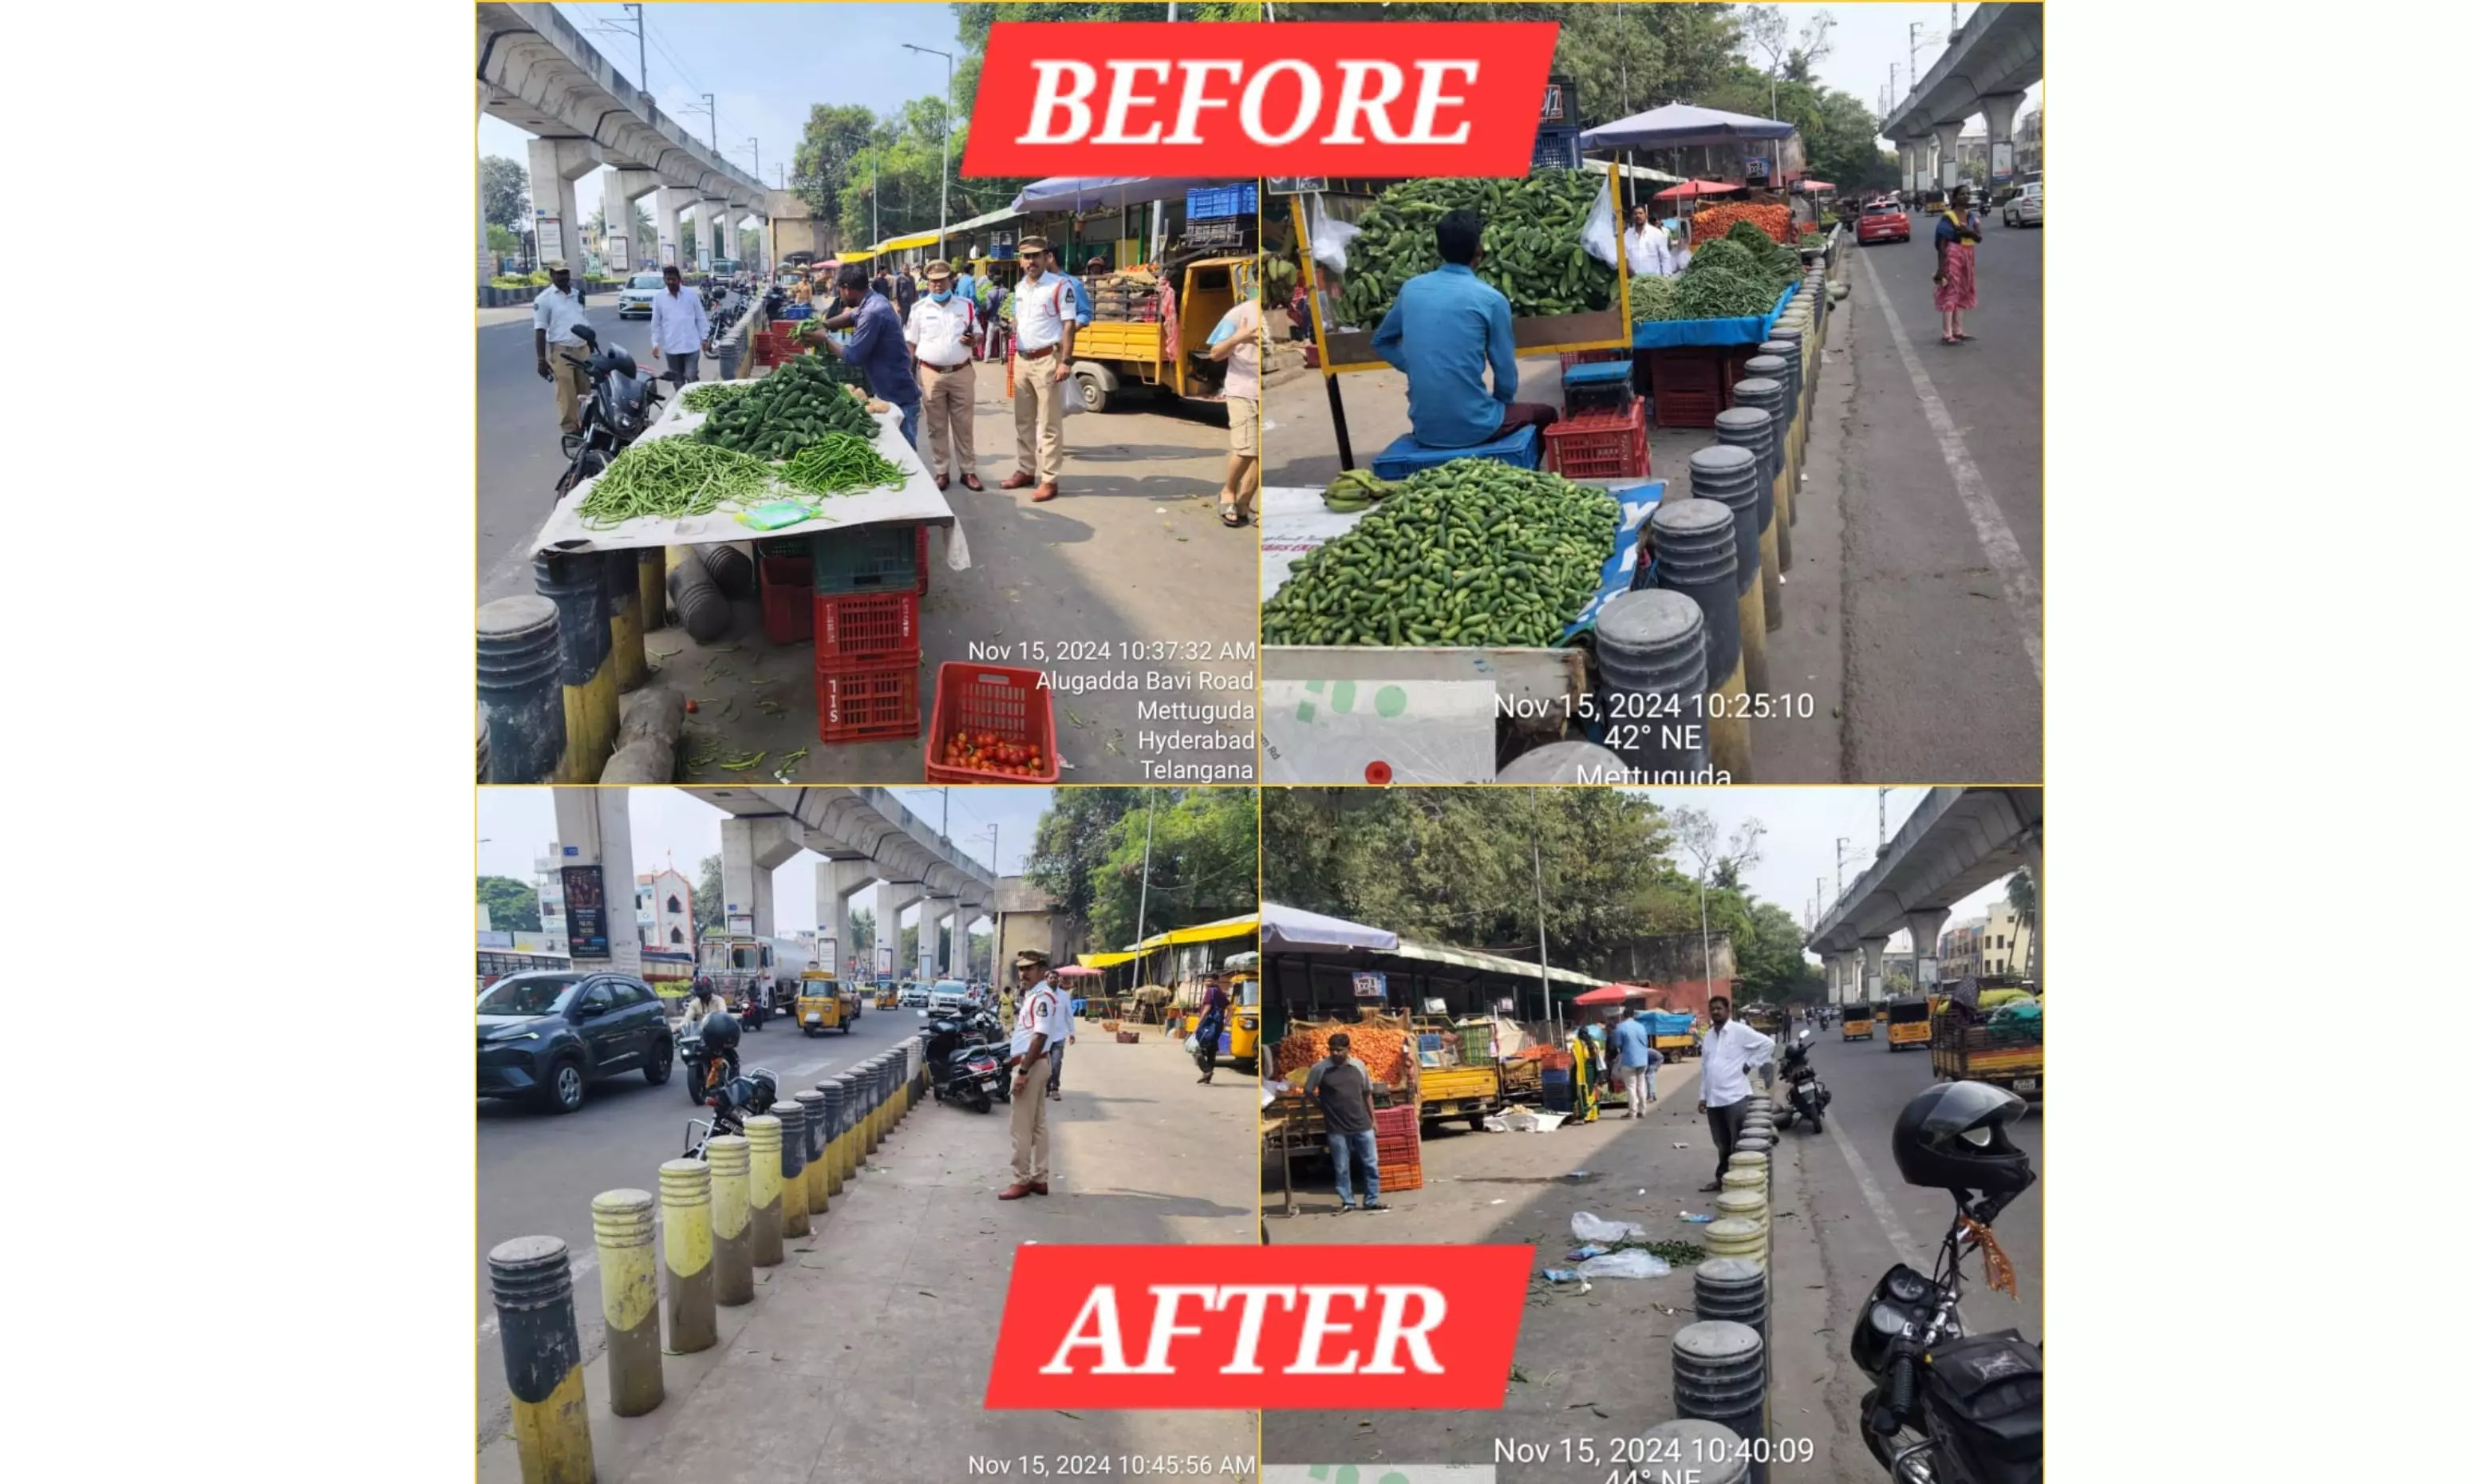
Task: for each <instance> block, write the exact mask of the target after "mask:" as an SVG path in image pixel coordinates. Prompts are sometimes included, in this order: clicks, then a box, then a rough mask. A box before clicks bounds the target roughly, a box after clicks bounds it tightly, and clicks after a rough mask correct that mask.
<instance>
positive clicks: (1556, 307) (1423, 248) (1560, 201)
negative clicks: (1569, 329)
mask: <svg viewBox="0 0 2471 1484" xmlns="http://www.w3.org/2000/svg"><path fill="white" fill-rule="evenodd" d="M1604 188H1605V177H1603V176H1601V175H1599V174H1597V173H1596V172H1594V171H1587V170H1540V171H1537V172H1535V173H1534V174H1533V175H1530V176H1528V177H1525V178H1524V179H1518V180H1476V179H1459V178H1451V179H1431V180H1409V181H1405V182H1403V183H1401V184H1399V185H1394V186H1392V187H1391V188H1390V189H1388V190H1386V191H1384V192H1382V193H1381V195H1380V197H1379V199H1377V200H1376V201H1375V202H1374V203H1373V208H1372V209H1371V210H1369V211H1367V212H1366V213H1365V214H1364V216H1363V217H1362V219H1360V220H1359V221H1358V222H1357V223H1356V225H1357V227H1359V228H1360V229H1361V230H1359V232H1358V233H1357V235H1356V237H1355V238H1354V240H1353V241H1352V242H1350V243H1349V244H1348V245H1347V286H1346V290H1345V292H1343V293H1342V294H1339V298H1338V317H1339V319H1340V320H1341V321H1342V322H1343V323H1346V324H1351V325H1354V326H1356V327H1358V328H1360V329H1366V330H1370V329H1372V328H1374V327H1375V326H1377V325H1378V324H1380V322H1381V318H1382V316H1384V315H1386V314H1388V313H1389V312H1390V306H1391V305H1393V304H1395V303H1397V302H1398V299H1399V288H1400V285H1401V284H1404V283H1405V282H1406V281H1407V280H1408V279H1410V278H1413V277H1415V276H1416V275H1417V274H1418V273H1428V272H1431V271H1433V270H1434V269H1437V268H1439V267H1441V266H1442V249H1441V245H1440V243H1439V242H1437V241H1436V240H1435V238H1434V236H1433V224H1434V223H1436V222H1439V221H1440V220H1441V219H1442V218H1443V217H1444V216H1446V215H1447V214H1448V213H1450V212H1452V211H1455V210H1458V209H1460V208H1462V207H1465V208H1468V209H1471V210H1473V211H1476V212H1479V213H1481V214H1482V215H1483V217H1484V257H1483V258H1482V259H1481V260H1480V261H1479V262H1478V263H1477V264H1476V269H1475V274H1476V276H1477V277H1478V278H1481V279H1483V280H1484V281H1485V282H1487V283H1489V284H1491V285H1493V286H1494V288H1496V289H1499V290H1500V291H1501V293H1502V295H1503V296H1504V297H1505V298H1507V299H1509V300H1510V312H1511V313H1512V314H1514V315H1518V316H1521V317H1527V316H1534V315H1571V314H1580V313H1583V312H1587V311H1591V310H1599V309H1603V308H1604V307H1606V306H1607V305H1609V304H1611V303H1612V301H1613V270H1612V264H1610V263H1604V262H1600V261H1598V260H1597V259H1596V257H1595V256H1594V255H1593V254H1591V253H1589V252H1588V249H1587V248H1586V247H1582V246H1580V242H1579V234H1580V232H1581V230H1582V229H1583V228H1584V227H1585V226H1586V225H1587V222H1588V211H1589V210H1590V209H1592V208H1593V207H1594V205H1595V203H1596V198H1597V197H1598V196H1599V195H1601V194H1602V193H1603V191H1604Z"/></svg>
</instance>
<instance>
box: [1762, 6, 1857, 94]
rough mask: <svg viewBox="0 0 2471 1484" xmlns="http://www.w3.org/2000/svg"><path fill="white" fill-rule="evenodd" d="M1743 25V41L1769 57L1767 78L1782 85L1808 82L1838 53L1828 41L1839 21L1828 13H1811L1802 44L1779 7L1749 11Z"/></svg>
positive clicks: (1804, 26)
mask: <svg viewBox="0 0 2471 1484" xmlns="http://www.w3.org/2000/svg"><path fill="white" fill-rule="evenodd" d="M1741 24H1742V39H1743V40H1744V41H1745V42H1747V43H1748V44H1749V45H1750V47H1751V48H1752V49H1753V50H1754V51H1757V52H1760V53H1762V54H1764V55H1765V56H1766V57H1767V59H1768V75H1769V76H1770V77H1773V78H1777V79H1780V80H1783V81H1788V82H1810V81H1811V73H1812V70H1813V69H1814V68H1816V67H1817V66H1818V65H1819V64H1820V63H1821V62H1823V61H1824V60H1826V59H1827V58H1828V56H1829V55H1830V54H1831V53H1833V52H1834V51H1835V49H1836V48H1835V45H1834V43H1832V42H1831V41H1829V40H1828V39H1827V34H1828V33H1829V32H1830V31H1833V30H1834V29H1835V28H1836V17H1835V16H1834V15H1831V14H1829V13H1828V12H1825V11H1815V12H1811V15H1810V19H1809V20H1808V21H1806V22H1804V23H1803V25H1802V28H1801V35H1800V39H1799V41H1797V40H1795V39H1793V32H1792V22H1790V21H1788V20H1787V19H1786V18H1785V13H1784V7H1782V6H1780V5H1753V6H1749V7H1746V8H1745V9H1744V11H1743V12H1742V22H1741Z"/></svg>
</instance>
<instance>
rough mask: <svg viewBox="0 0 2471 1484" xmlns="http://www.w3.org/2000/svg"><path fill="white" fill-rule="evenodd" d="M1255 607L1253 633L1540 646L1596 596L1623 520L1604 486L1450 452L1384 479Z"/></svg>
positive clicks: (1554, 639) (1306, 640) (1308, 639)
mask: <svg viewBox="0 0 2471 1484" xmlns="http://www.w3.org/2000/svg"><path fill="white" fill-rule="evenodd" d="M1391 488H1392V493H1391V494H1390V496H1389V497H1388V498H1387V499H1384V500H1383V501H1381V503H1380V505H1379V506H1378V507H1377V508H1376V509H1374V510H1373V511H1372V513H1370V514H1368V515H1366V516H1365V517H1364V518H1363V519H1362V520H1360V521H1358V522H1356V523H1355V525H1354V526H1353V528H1352V529H1351V530H1348V531H1347V533H1346V534H1344V535H1342V536H1340V537H1338V538H1337V539H1336V540H1334V541H1331V542H1330V543H1329V544H1328V545H1327V546H1324V547H1322V548H1321V549H1320V550H1319V551H1317V552H1314V553H1312V554H1310V555H1307V556H1306V557H1305V558H1303V559H1302V560H1300V561H1298V562H1297V563H1296V564H1295V567H1294V569H1293V570H1292V572H1291V573H1290V575H1289V576H1288V577H1287V580H1286V583H1285V585H1284V586H1283V587H1281V588H1280V589H1279V590H1278V592H1276V593H1274V594H1272V595H1271V597H1270V599H1269V601H1266V602H1264V603H1263V604H1261V642H1262V643H1264V644H1286V645H1435V646H1462V645H1463V646H1471V647H1472V646H1498V647H1505V648H1511V647H1517V648H1543V647H1547V646H1551V645H1554V644H1557V643H1559V642H1560V640H1561V638H1562V630H1563V629H1564V628H1565V627H1566V626H1567V625H1568V624H1569V622H1570V620H1571V619H1573V618H1575V617H1577V616H1578V614H1579V611H1580V610H1581V609H1582V608H1585V607H1586V606H1587V604H1588V600H1589V599H1590V598H1593V597H1594V596H1595V593H1596V588H1597V586H1598V584H1599V582H1600V580H1601V578H1602V576H1603V573H1604V565H1605V558H1606V557H1608V556H1610V555H1612V550H1613V538H1614V535H1615V533H1616V531H1617V530H1618V528H1619V526H1620V523H1621V512H1620V506H1618V505H1617V504H1616V503H1615V502H1614V500H1613V498H1612V496H1611V495H1609V494H1607V493H1605V492H1604V491H1603V490H1601V489H1596V488H1593V487H1591V486H1589V485H1586V484H1574V483H1570V482H1569V481H1568V480H1565V479H1563V478H1562V477H1561V476H1559V475H1555V474H1544V473H1541V472H1539V471H1536V470H1532V469H1514V468H1512V467H1511V466H1510V465H1508V464H1503V463H1495V462H1494V461H1493V460H1491V459H1454V460H1452V461H1451V462H1448V463H1446V464H1443V465H1441V466H1440V467H1438V468H1432V469H1425V470H1424V471H1422V472H1420V473H1417V474H1414V475H1411V476H1409V477H1408V478H1407V479H1405V480H1403V481H1400V483H1396V484H1394V485H1392V486H1391Z"/></svg>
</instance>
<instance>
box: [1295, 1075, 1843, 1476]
mask: <svg viewBox="0 0 2471 1484" xmlns="http://www.w3.org/2000/svg"><path fill="white" fill-rule="evenodd" d="M1657 1093H1658V1095H1659V1100H1658V1101H1657V1102H1656V1103H1655V1104H1654V1105H1653V1106H1652V1107H1651V1108H1650V1110H1649V1113H1648V1116H1647V1117H1646V1118H1645V1119H1638V1120H1633V1119H1629V1118H1628V1117H1627V1116H1626V1115H1625V1113H1624V1112H1623V1111H1622V1110H1619V1109H1614V1110H1611V1111H1608V1112H1605V1113H1601V1114H1600V1115H1599V1116H1598V1119H1597V1121H1596V1122H1594V1123H1592V1124H1586V1125H1569V1126H1565V1127H1563V1128H1560V1129H1556V1130H1554V1131H1553V1132H1551V1133H1544V1134H1472V1133H1469V1132H1466V1131H1465V1130H1464V1129H1463V1128H1462V1129H1457V1130H1455V1131H1452V1130H1441V1131H1436V1132H1430V1133H1428V1134H1427V1135H1426V1137H1425V1141H1424V1189H1422V1190H1408V1191H1403V1192H1399V1193H1395V1194H1394V1193H1390V1192H1386V1191H1385V1192H1384V1193H1383V1195H1382V1199H1383V1201H1385V1202H1386V1203H1388V1204H1390V1205H1391V1206H1392V1207H1394V1208H1395V1210H1394V1212H1393V1213H1392V1214H1390V1215H1386V1216H1381V1215H1373V1216H1367V1215H1359V1214H1355V1213H1350V1214H1348V1215H1344V1216H1338V1215H1332V1214H1330V1210H1331V1208H1332V1206H1333V1205H1334V1204H1335V1198H1334V1197H1333V1196H1331V1195H1330V1194H1329V1193H1328V1192H1327V1189H1326V1184H1325V1187H1324V1188H1321V1189H1317V1190H1316V1191H1315V1193H1313V1194H1311V1195H1309V1196H1306V1197H1304V1198H1303V1199H1302V1200H1300V1202H1299V1205H1298V1214H1297V1215H1295V1216H1294V1217H1292V1218H1288V1219H1284V1220H1282V1219H1280V1218H1278V1217H1276V1216H1273V1217H1271V1218H1270V1221H1269V1228H1270V1240H1271V1241H1272V1242H1273V1243H1278V1244H1288V1245H1292V1244H1296V1243H1302V1242H1316V1243H1318V1242H1467V1243H1485V1242H1493V1243H1510V1244H1516V1245H1521V1246H1528V1245H1532V1246H1533V1247H1534V1248H1535V1249H1536V1255H1535V1265H1534V1269H1533V1274H1532V1276H1531V1279H1530V1283H1529V1287H1528V1294H1527V1303H1526V1307H1525V1310H1524V1311H1523V1313H1522V1314H1521V1316H1520V1319H1519V1327H1518V1351H1517V1353H1516V1354H1515V1357H1514V1360H1513V1369H1512V1371H1511V1378H1510V1384H1509V1386H1508V1388H1507V1390H1506V1392H1505V1395H1504V1397H1503V1399H1502V1405H1501V1409H1500V1410H1499V1411H1497V1412H1473V1411H1471V1412H1370V1411H1338V1412H1270V1413H1266V1414H1264V1415H1263V1417H1262V1425H1261V1459H1262V1462H1263V1463H1264V1464H1265V1465H1269V1464H1285V1465H1297V1466H1328V1467H1330V1468H1331V1469H1333V1471H1334V1470H1336V1469H1337V1468H1340V1467H1344V1466H1352V1467H1353V1468H1356V1469H1359V1470H1363V1469H1367V1468H1368V1467H1369V1466H1371V1465H1376V1464H1380V1465H1394V1466H1395V1465H1414V1464H1494V1463H1495V1460H1496V1452H1495V1449H1496V1444H1497V1443H1498V1444H1513V1443H1515V1444H1518V1445H1523V1446H1524V1449H1525V1452H1524V1456H1526V1457H1527V1458H1528V1459H1529V1460H1530V1461H1527V1462H1502V1463H1500V1464H1499V1465H1498V1469H1499V1473H1498V1479H1499V1484H1603V1481H1605V1480H1606V1479H1609V1478H1620V1477H1623V1476H1624V1474H1625V1472H1626V1471H1625V1470H1624V1469H1621V1468H1616V1467H1615V1466H1614V1463H1613V1460H1614V1456H1615V1455H1614V1452H1613V1448H1614V1440H1616V1439H1620V1438H1636V1437H1637V1436H1638V1435H1639V1434H1640V1432H1642V1431H1643V1430H1645V1429H1646V1428H1648V1427H1652V1426H1654V1425H1656V1424H1658V1423H1661V1422H1665V1421H1669V1420H1670V1419H1671V1418H1672V1417H1673V1416H1674V1415H1675V1413H1674V1404H1673V1336H1674V1334H1675V1332H1676V1331H1679V1330H1681V1329H1682V1328H1683V1327H1684V1326H1686V1325H1689V1324H1692V1323H1695V1322H1696V1319H1697V1315H1696V1313H1695V1312H1694V1310H1693V1308H1692V1286H1691V1276H1690V1271H1691V1270H1690V1269H1689V1268H1688V1267H1686V1266H1677V1267H1675V1268H1674V1269H1673V1271H1672V1272H1671V1273H1669V1274H1667V1275H1666V1276H1664V1277H1662V1278H1651V1279H1609V1280H1603V1281H1599V1282H1595V1283H1592V1284H1589V1285H1588V1291H1586V1292H1581V1291H1580V1288H1579V1285H1578V1284H1551V1283H1547V1282H1546V1281H1545V1280H1544V1276H1543V1275H1544V1270H1545V1269H1546V1268H1553V1267H1570V1266H1575V1265H1576V1264H1574V1263H1572V1262H1570V1261H1569V1260H1568V1254H1569V1253H1570V1251H1571V1249H1573V1248H1574V1247H1576V1246H1578V1245H1579V1243H1578V1242H1577V1241H1576V1240H1575V1239H1573V1238H1572V1237H1571V1236H1570V1216H1571V1214H1572V1213H1575V1212H1581V1211H1585V1212H1590V1213H1594V1214H1595V1215H1597V1216H1600V1217H1602V1218H1604V1219H1606V1220H1608V1221H1635V1222H1637V1223H1638V1224H1639V1225H1640V1226H1642V1227H1644V1228H1646V1229H1647V1234H1648V1237H1649V1239H1650V1240H1654V1241H1684V1242H1695V1243H1701V1244H1703V1245H1704V1242H1705V1238H1706V1228H1705V1227H1702V1226H1696V1225H1692V1224H1690V1223H1687V1222H1685V1221H1683V1219H1682V1214H1683V1213H1684V1212H1696V1213H1711V1212H1712V1211H1713V1210H1714V1207H1713V1204H1712V1203H1713V1202H1714V1200H1715V1197H1714V1196H1712V1195H1706V1194H1702V1193H1701V1192H1700V1190H1699V1187H1700V1186H1702V1185H1704V1184H1706V1182H1707V1180H1708V1178H1709V1177H1710V1176H1711V1175H1712V1174H1714V1172H1715V1146H1714V1144H1713V1143H1712V1142H1710V1140H1709V1138H1708V1134H1707V1120H1706V1118H1705V1117H1704V1116H1702V1115H1701V1114H1700V1113H1699V1112H1698V1111H1697V1100H1698V1096H1699V1065H1698V1063H1696V1062H1695V1061H1683V1062H1675V1063H1672V1064H1669V1065H1667V1066H1666V1067H1664V1068H1663V1069H1662V1070H1661V1071H1659V1072H1658V1073H1657ZM1677 1146H1678V1147H1677ZM1777 1153H1778V1155H1779V1156H1780V1158H1779V1160H1778V1162H1777V1170H1776V1173H1775V1197H1774V1202H1775V1203H1774V1205H1773V1206H1772V1207H1771V1208H1770V1209H1771V1212H1772V1213H1773V1226H1772V1228H1771V1231H1772V1237H1773V1248H1774V1253H1775V1256H1774V1259H1773V1262H1774V1271H1773V1274H1772V1289H1771V1292H1772V1295H1773V1302H1774V1304H1775V1313H1774V1315H1773V1316H1772V1318H1771V1320H1770V1325H1769V1329H1770V1332H1771V1334H1772V1335H1773V1336H1774V1338H1775V1344H1776V1354H1775V1357H1774V1363H1775V1382H1774V1391H1773V1392H1772V1394H1771V1395H1772V1398H1773V1401H1772V1412H1773V1416H1774V1419H1775V1437H1776V1438H1777V1440H1778V1443H1779V1444H1780V1445H1781V1443H1782V1442H1783V1440H1785V1439H1796V1440H1799V1439H1802V1438H1817V1439H1818V1440H1820V1449H1819V1452H1820V1458H1819V1461H1818V1462H1815V1463H1808V1464H1790V1465H1789V1464H1785V1463H1782V1462H1778V1463H1777V1464H1776V1465H1775V1466H1774V1467H1773V1468H1772V1469H1771V1470H1770V1475H1769V1476H1770V1478H1771V1479H1772V1480H1774V1481H1776V1484H1813V1481H1817V1480H1823V1479H1824V1480H1830V1481H1833V1480H1836V1479H1838V1478H1840V1477H1841V1478H1843V1479H1845V1480H1846V1481H1847V1484H1850V1481H1851V1480H1853V1479H1856V1478H1858V1477H1860V1475H1859V1474H1858V1473H1857V1472H1854V1471H1853V1468H1852V1465H1853V1464H1854V1462H1856V1461H1857V1460H1856V1459H1848V1458H1838V1459H1835V1460H1833V1461H1831V1460H1830V1458H1829V1456H1828V1453H1829V1449H1828V1447H1827V1442H1826V1439H1827V1434H1828V1429H1827V1427H1826V1425H1825V1424H1826V1416H1825V1408H1824V1403H1823V1402H1822V1400H1821V1397H1820V1394H1819V1391H1818V1386H1817V1378H1821V1377H1822V1375H1823V1372H1824V1369H1825V1367H1824V1360H1825V1355H1826V1343H1827V1337H1826V1336H1825V1335H1824V1334H1814V1333H1813V1332H1812V1331H1816V1330H1818V1329H1819V1328H1820V1327H1822V1326H1824V1325H1825V1324H1826V1323H1827V1320H1826V1318H1825V1313H1824V1298H1825V1294H1824V1292H1822V1291H1820V1284H1821V1283H1822V1277H1821V1269H1820V1261H1819V1256H1818V1250H1817V1244H1816V1243H1815V1242H1814V1241H1813V1240H1812V1239H1811V1236H1810V1233H1809V1231H1808V1230H1807V1229H1806V1225H1805V1222H1804V1219H1803V1213H1804V1212H1805V1211H1806V1209H1807V1202H1806V1200H1805V1199H1804V1195H1803V1186H1802V1173H1801V1162H1800V1142H1798V1141H1796V1140H1793V1139H1789V1138H1788V1139H1784V1140H1781V1141H1779V1142H1778V1144H1777ZM1565 1446H1566V1447H1565ZM1779 1451H1782V1449H1781V1448H1780V1449H1779ZM1590 1459H1591V1460H1592V1461H1589V1460H1590ZM1858 1462H1860V1463H1861V1464H1862V1466H1863V1467H1864V1468H1865V1469H1868V1468H1870V1460H1869V1459H1868V1458H1867V1457H1861V1458H1859V1459H1858ZM1840 1469H1841V1470H1842V1471H1843V1472H1841V1473H1840V1472H1838V1471H1839V1470H1840Z"/></svg>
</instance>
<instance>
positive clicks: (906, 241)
mask: <svg viewBox="0 0 2471 1484" xmlns="http://www.w3.org/2000/svg"><path fill="white" fill-rule="evenodd" d="M950 235H951V231H950V229H949V228H947V229H945V230H942V231H938V230H937V229H935V228H934V227H931V226H930V227H929V228H928V229H927V230H925V231H923V232H910V233H908V234H907V235H906V236H901V237H890V238H886V239H885V240H883V242H880V243H877V244H876V245H875V246H874V247H870V248H868V249H867V250H868V251H869V252H870V253H874V252H899V251H900V250H901V249H902V248H904V247H926V246H927V245H928V244H929V243H930V242H933V241H935V240H936V239H937V238H939V237H946V236H950Z"/></svg>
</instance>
